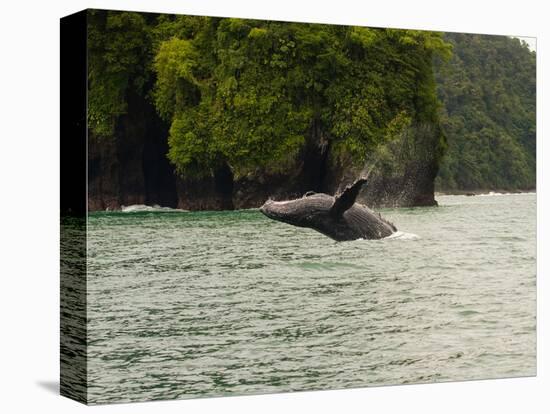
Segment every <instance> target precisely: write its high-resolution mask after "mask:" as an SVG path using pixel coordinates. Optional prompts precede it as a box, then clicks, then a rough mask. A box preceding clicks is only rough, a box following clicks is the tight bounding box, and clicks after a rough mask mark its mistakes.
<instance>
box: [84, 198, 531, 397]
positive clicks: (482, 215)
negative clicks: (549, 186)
mask: <svg viewBox="0 0 550 414" xmlns="http://www.w3.org/2000/svg"><path fill="white" fill-rule="evenodd" d="M438 202H439V204H440V206H439V207H432V208H398V209H384V210H381V213H382V214H383V216H384V217H386V218H388V219H389V220H390V221H392V222H393V223H395V225H396V226H397V228H398V229H399V230H400V231H399V232H398V233H397V234H396V235H394V236H392V237H390V238H387V239H383V240H373V241H367V240H358V241H353V242H342V243H336V242H334V241H333V240H331V239H329V238H327V237H325V236H323V235H322V234H320V233H317V232H315V231H313V230H309V229H300V228H296V227H292V226H289V225H286V224H283V223H279V222H275V221H271V220H269V219H267V218H266V217H264V216H263V215H262V214H261V213H260V212H259V211H258V210H244V211H228V212H178V211H170V210H161V209H156V210H155V209H152V210H151V211H139V210H140V209H139V208H136V209H134V210H133V211H128V212H99V213H92V214H91V215H90V217H89V220H88V245H87V246H88V247H87V248H88V257H89V261H88V275H87V289H88V290H87V301H88V308H87V320H88V383H89V388H88V398H89V400H90V402H91V403H107V402H123V401H142V400H151V399H172V398H191V397H202V396H221V395H242V394H257V393H272V392H284V391H293V390H317V389H339V388H350V387H363V386H378V385H390V384H408V383H425V382H442V381H458V380H473V379H484V378H501V377H516V376H531V375H535V374H536V195H535V194H517V195H493V196H475V197H465V196H440V197H438ZM130 210H131V209H130Z"/></svg>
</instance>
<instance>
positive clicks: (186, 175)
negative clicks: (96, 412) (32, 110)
mask: <svg viewBox="0 0 550 414" xmlns="http://www.w3.org/2000/svg"><path fill="white" fill-rule="evenodd" d="M529 42H530V39H524V38H518V37H512V36H494V35H479V34H462V33H442V32H432V31H421V30H408V29H386V28H371V27H358V26H342V25H330V24H318V23H297V22H281V21H269V20H252V19H239V18H223V17H208V16H188V15H168V14H155V13H142V12H129V11H106V10H85V11H82V12H79V13H76V14H74V15H71V16H67V17H64V18H62V19H61V394H62V395H64V396H67V397H69V398H72V399H75V400H77V401H80V402H83V403H87V404H104V403H117V402H133V401H147V400H163V399H177V398H196V397H210V396H230V395H247V394H258V393H279V392H289V391H303V390H327V389H342V388H353V387H367V386H379V385H398V384H413V383H429V382H443V381H463V380H473V379H487V378H502V377H520V376H533V375H536V301H535V300H536V194H535V188H536V183H535V177H536V165H535V162H536V128H535V100H536V99H535V98H536V87H535V77H536V67H535V60H536V51H535V50H534V48H533V45H532V44H531V43H529Z"/></svg>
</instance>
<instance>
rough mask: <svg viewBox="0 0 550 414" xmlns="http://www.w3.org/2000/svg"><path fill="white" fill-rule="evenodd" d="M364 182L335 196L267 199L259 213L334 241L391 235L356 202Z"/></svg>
mask: <svg viewBox="0 0 550 414" xmlns="http://www.w3.org/2000/svg"><path fill="white" fill-rule="evenodd" d="M366 182H367V179H366V178H359V179H358V180H357V181H355V182H354V183H353V184H351V185H349V186H347V187H346V188H345V189H344V191H342V192H341V193H339V194H337V195H336V196H331V195H328V194H324V193H315V192H313V191H308V192H307V193H305V194H304V195H303V196H302V197H301V198H298V199H295V200H287V201H273V200H267V201H266V202H265V203H264V205H263V206H261V207H260V211H261V212H262V213H263V214H264V215H266V216H267V217H269V218H270V219H273V220H277V221H282V222H283V223H288V224H291V225H293V226H298V227H308V228H311V229H314V230H317V231H318V232H320V233H322V234H324V235H325V236H328V237H330V238H332V239H334V240H336V241H346V240H356V239H381V238H384V237H387V236H390V235H391V234H393V233H394V232H396V231H397V229H396V228H395V226H394V225H393V224H392V223H390V222H389V221H387V220H385V219H383V218H382V216H381V215H380V214H377V213H375V212H373V211H372V210H370V209H369V208H368V207H367V206H365V205H362V204H359V203H356V202H355V199H356V198H357V195H358V194H359V190H361V187H362V186H363V184H365V183H366Z"/></svg>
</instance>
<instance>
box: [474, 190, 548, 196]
mask: <svg viewBox="0 0 550 414" xmlns="http://www.w3.org/2000/svg"><path fill="white" fill-rule="evenodd" d="M532 194H537V193H536V192H535V191H533V192H521V193H498V192H495V191H489V192H488V193H485V194H478V197H496V196H513V195H532Z"/></svg>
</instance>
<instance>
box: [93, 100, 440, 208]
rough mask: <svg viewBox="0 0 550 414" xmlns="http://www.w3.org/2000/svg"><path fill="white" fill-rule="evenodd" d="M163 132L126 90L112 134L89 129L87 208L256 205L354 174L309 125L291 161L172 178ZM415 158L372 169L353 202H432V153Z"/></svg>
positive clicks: (325, 187)
mask: <svg viewBox="0 0 550 414" xmlns="http://www.w3.org/2000/svg"><path fill="white" fill-rule="evenodd" d="M167 136H168V126H167V125H166V124H165V123H164V122H163V121H162V120H161V119H160V118H159V117H158V115H157V113H156V111H155V109H154V107H153V106H152V105H151V103H150V102H149V101H148V100H146V99H145V98H142V97H140V96H138V95H130V96H129V97H128V114H127V115H123V116H121V117H119V119H118V121H117V124H116V129H115V135H114V137H108V138H102V137H97V136H94V135H93V134H91V133H90V135H89V139H88V210H89V211H97V210H107V209H109V210H117V209H120V208H121V206H128V205H132V204H147V205H155V204H158V205H161V206H165V207H173V208H181V209H186V210H232V209H244V208H255V207H259V206H261V205H262V204H263V203H264V202H265V201H266V200H267V199H268V198H272V199H274V200H285V199H292V198H297V197H300V196H301V195H303V194H304V193H305V192H307V191H315V192H324V193H327V194H335V193H337V192H338V191H340V190H342V189H343V188H344V187H345V186H346V185H347V184H349V183H351V182H353V181H354V180H355V179H356V178H357V177H358V175H359V173H360V169H357V168H351V167H350V165H351V163H350V162H346V161H345V160H339V161H335V160H334V159H333V158H334V157H331V149H330V145H329V144H328V139H327V138H326V136H324V134H323V132H322V130H321V128H320V127H319V125H318V124H316V123H314V125H313V126H312V127H311V129H310V133H309V134H308V140H307V142H306V145H305V146H304V149H303V150H302V152H301V153H300V154H299V156H298V159H297V161H296V163H295V165H294V166H292V167H291V168H289V169H288V170H286V171H284V172H278V173H269V172H265V171H260V170H258V171H255V172H253V173H250V174H248V175H246V176H244V177H239V178H235V177H234V176H233V173H232V171H231V169H230V168H229V166H227V165H224V166H222V167H220V168H219V169H218V170H217V171H215V173H214V175H213V177H207V178H202V179H186V178H182V177H178V176H177V174H176V173H175V171H174V168H173V166H172V165H171V164H170V163H169V161H168V159H167V157H166V154H167V152H168V144H167ZM419 158H422V159H413V160H410V161H408V162H406V163H401V164H399V168H398V169H399V171H398V172H397V173H395V172H391V173H390V172H388V171H386V172H384V171H375V172H374V173H373V174H372V175H371V176H370V177H369V182H368V183H367V184H366V185H365V186H364V188H363V191H362V192H361V194H360V195H359V197H358V201H360V202H363V203H365V204H367V205H369V206H372V207H383V206H430V205H435V204H436V202H435V199H434V180H435V177H436V175H437V171H438V162H437V160H435V158H434V157H428V158H426V157H419ZM391 170H392V169H391V168H390V171H391Z"/></svg>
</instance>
